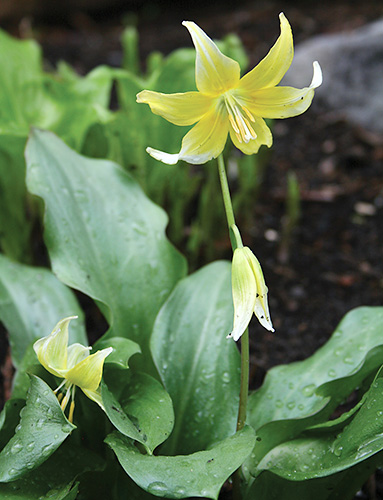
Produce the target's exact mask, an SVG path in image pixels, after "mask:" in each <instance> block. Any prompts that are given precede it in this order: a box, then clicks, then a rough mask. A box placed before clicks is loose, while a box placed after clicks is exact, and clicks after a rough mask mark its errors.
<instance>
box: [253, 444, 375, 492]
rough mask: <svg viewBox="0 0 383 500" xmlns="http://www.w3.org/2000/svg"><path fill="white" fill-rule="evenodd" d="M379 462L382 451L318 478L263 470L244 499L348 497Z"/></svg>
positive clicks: (357, 488) (359, 486) (358, 487)
mask: <svg viewBox="0 0 383 500" xmlns="http://www.w3.org/2000/svg"><path fill="white" fill-rule="evenodd" d="M381 463H382V454H380V455H375V456H374V457H371V458H369V459H368V460H365V461H364V462H361V463H359V464H357V465H355V466H354V467H351V468H350V469H347V470H345V471H343V472H338V473H336V474H332V475H331V476H327V477H321V478H318V479H308V480H304V481H291V480H287V479H285V478H283V477H280V476H278V475H276V474H273V473H271V472H269V471H264V472H262V474H261V475H260V476H259V477H257V478H256V480H255V481H254V482H253V483H252V484H251V486H250V488H249V489H248V490H247V492H246V494H245V495H244V500H254V499H257V500H280V499H281V492H283V500H296V499H297V498H302V499H304V500H306V499H310V500H352V499H353V498H354V495H355V493H356V492H357V491H358V490H359V489H360V488H361V486H362V485H363V484H364V483H365V482H366V480H367V479H368V478H369V477H370V476H371V474H373V473H374V471H375V470H376V467H377V466H378V465H381Z"/></svg>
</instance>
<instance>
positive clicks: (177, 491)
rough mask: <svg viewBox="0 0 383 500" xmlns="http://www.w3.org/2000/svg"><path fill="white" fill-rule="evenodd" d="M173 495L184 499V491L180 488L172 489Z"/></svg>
mask: <svg viewBox="0 0 383 500" xmlns="http://www.w3.org/2000/svg"><path fill="white" fill-rule="evenodd" d="M174 493H175V494H176V495H181V496H182V497H184V496H185V495H186V490H185V488H183V487H182V486H176V487H175V488H174Z"/></svg>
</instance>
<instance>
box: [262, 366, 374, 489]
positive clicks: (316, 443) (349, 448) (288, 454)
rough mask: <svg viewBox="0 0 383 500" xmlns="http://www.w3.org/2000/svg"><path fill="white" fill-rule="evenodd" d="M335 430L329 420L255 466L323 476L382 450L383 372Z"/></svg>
mask: <svg viewBox="0 0 383 500" xmlns="http://www.w3.org/2000/svg"><path fill="white" fill-rule="evenodd" d="M346 422H347V423H346V425H344V422H343V421H342V420H341V423H342V424H343V429H342V430H341V431H340V432H339V429H338V422H337V421H333V422H329V423H326V424H324V425H322V426H317V427H315V428H314V429H311V430H308V431H306V432H305V433H303V434H301V435H300V436H299V437H298V438H297V439H294V440H292V441H287V442H285V443H282V444H280V445H279V446H277V447H275V448H273V449H272V450H271V451H270V452H269V453H268V454H267V455H266V456H265V457H264V458H263V459H262V461H261V462H260V464H259V466H258V468H259V469H268V470H271V471H272V472H274V473H276V474H278V475H280V476H283V477H286V478H291V479H294V480H304V479H311V478H315V477H323V476H328V475H331V474H334V473H336V472H340V471H342V470H345V469H347V468H349V467H352V466H353V465H356V464H357V463H359V462H361V461H363V460H366V459H367V458H370V457H371V456H372V455H374V454H377V453H379V452H380V451H381V450H383V434H382V425H383V372H382V370H381V371H380V372H379V374H378V376H377V377H376V379H375V381H374V382H373V384H372V385H371V388H370V390H369V391H368V393H367V394H366V397H365V401H364V403H363V404H362V405H361V406H360V408H359V411H357V412H354V413H353V414H352V418H351V421H346Z"/></svg>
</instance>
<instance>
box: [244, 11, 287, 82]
mask: <svg viewBox="0 0 383 500" xmlns="http://www.w3.org/2000/svg"><path fill="white" fill-rule="evenodd" d="M279 20H280V24H281V34H280V35H279V38H278V40H277V41H276V42H275V44H274V45H273V47H272V48H271V49H270V51H269V53H268V54H267V56H266V57H265V58H264V59H262V61H261V62H260V63H259V64H258V65H257V66H256V67H255V68H254V69H252V70H251V71H250V72H249V73H247V74H246V75H245V76H244V77H242V78H241V81H240V82H239V86H238V87H239V88H240V89H241V90H244V91H249V92H252V91H254V90H257V89H261V88H264V87H274V86H275V85H278V83H279V82H280V81H281V80H282V78H283V76H284V74H285V73H286V71H287V70H288V69H289V67H290V65H291V62H292V60H293V56H294V46H293V35H292V32H291V27H290V24H289V22H288V20H287V19H286V17H285V15H284V14H283V12H281V13H280V14H279Z"/></svg>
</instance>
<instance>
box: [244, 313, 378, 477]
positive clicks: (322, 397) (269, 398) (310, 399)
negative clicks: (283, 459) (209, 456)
mask: <svg viewBox="0 0 383 500" xmlns="http://www.w3.org/2000/svg"><path fill="white" fill-rule="evenodd" d="M382 318H383V308H382V307H360V308H357V309H354V310H353V311H351V312H349V313H348V314H347V315H346V316H345V317H344V318H343V320H342V321H341V323H340V324H339V326H338V327H337V329H336V330H335V332H334V334H333V335H332V337H331V339H330V340H329V341H328V342H327V343H326V344H325V345H324V346H323V347H321V348H320V349H319V350H318V351H317V352H316V353H315V354H313V355H312V356H311V357H310V358H308V359H306V360H305V361H299V362H296V363H291V364H290V365H281V366H277V367H275V368H273V369H271V370H270V371H269V373H268V374H267V376H266V378H265V382H264V384H263V386H262V387H261V389H260V390H259V391H257V392H256V393H253V394H252V395H251V396H250V398H249V405H248V420H247V421H248V423H249V424H250V425H252V426H253V428H254V429H256V430H257V435H258V438H259V441H258V442H257V444H256V446H255V449H254V454H253V458H252V460H251V464H247V467H248V469H249V470H250V473H251V474H252V475H256V468H257V463H258V462H259V460H260V459H261V458H262V457H263V456H264V455H265V454H266V453H267V452H268V451H269V450H270V449H271V448H273V447H274V446H276V445H278V444H280V443H282V442H284V441H286V440H289V439H292V438H294V436H296V435H298V434H299V433H300V432H301V431H302V430H303V429H305V428H307V427H309V426H313V425H315V424H317V423H318V422H323V421H324V420H325V419H327V418H328V417H329V416H330V415H331V413H332V412H333V411H334V409H335V408H336V407H337V406H338V405H339V404H340V403H341V402H342V401H343V400H344V399H346V397H347V396H348V395H349V394H350V393H351V392H352V391H353V390H354V389H355V388H356V387H358V386H359V385H360V384H361V383H362V382H363V380H364V379H365V378H366V377H368V376H371V374H372V375H373V374H375V373H376V371H377V370H378V368H379V367H380V366H381V364H382V363H383V346H382V345H381V343H382V340H381V322H382Z"/></svg>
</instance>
